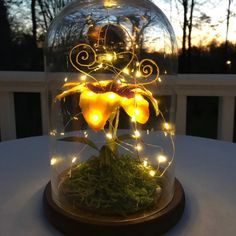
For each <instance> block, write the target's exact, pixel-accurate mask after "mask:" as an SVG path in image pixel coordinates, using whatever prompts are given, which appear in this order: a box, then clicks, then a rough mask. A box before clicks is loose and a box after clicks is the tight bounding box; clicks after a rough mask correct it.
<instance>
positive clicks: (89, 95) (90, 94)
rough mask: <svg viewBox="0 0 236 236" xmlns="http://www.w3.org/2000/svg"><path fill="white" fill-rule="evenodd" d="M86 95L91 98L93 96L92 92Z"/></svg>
mask: <svg viewBox="0 0 236 236" xmlns="http://www.w3.org/2000/svg"><path fill="white" fill-rule="evenodd" d="M86 95H87V96H88V97H91V96H93V95H94V92H92V91H89V92H87V93H86Z"/></svg>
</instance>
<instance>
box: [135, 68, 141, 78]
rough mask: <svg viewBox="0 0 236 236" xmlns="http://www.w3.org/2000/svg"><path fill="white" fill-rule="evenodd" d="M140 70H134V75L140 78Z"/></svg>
mask: <svg viewBox="0 0 236 236" xmlns="http://www.w3.org/2000/svg"><path fill="white" fill-rule="evenodd" d="M141 75H142V74H141V72H140V71H139V70H138V71H136V73H135V76H136V77H137V78H140V77H141Z"/></svg>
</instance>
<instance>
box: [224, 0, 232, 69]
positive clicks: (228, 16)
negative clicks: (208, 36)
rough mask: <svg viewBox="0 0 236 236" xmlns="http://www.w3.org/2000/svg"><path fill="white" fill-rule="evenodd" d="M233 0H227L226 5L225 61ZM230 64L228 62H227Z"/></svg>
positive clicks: (226, 58)
mask: <svg viewBox="0 0 236 236" xmlns="http://www.w3.org/2000/svg"><path fill="white" fill-rule="evenodd" d="M232 2H233V0H228V7H227V15H226V35H225V63H229V62H226V61H227V60H228V36H229V23H230V17H231V9H230V8H231V4H232ZM229 65H230V64H229ZM227 69H228V68H227V65H226V70H227Z"/></svg>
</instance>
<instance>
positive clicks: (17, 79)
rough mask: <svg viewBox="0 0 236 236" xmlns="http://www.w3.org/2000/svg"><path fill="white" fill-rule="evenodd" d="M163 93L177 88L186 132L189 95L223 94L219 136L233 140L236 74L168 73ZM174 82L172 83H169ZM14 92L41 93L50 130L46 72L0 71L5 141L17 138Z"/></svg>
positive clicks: (181, 129)
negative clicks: (172, 74) (171, 74)
mask: <svg viewBox="0 0 236 236" xmlns="http://www.w3.org/2000/svg"><path fill="white" fill-rule="evenodd" d="M165 79H166V81H167V83H166V84H165V88H167V89H164V90H163V95H169V92H168V87H171V89H174V90H175V93H176V95H177V96H176V99H177V100H176V101H177V108H176V109H177V111H176V133H177V134H185V133H186V116H187V97H188V96H217V97H219V101H220V102H219V109H218V110H219V114H218V130H217V134H218V135H217V136H218V139H221V140H225V141H232V140H233V134H234V113H235V97H236V75H224V74H217V75H216V74H180V75H178V76H166V78H165ZM168 81H171V83H168ZM14 92H38V93H40V98H41V116H42V117H41V119H42V127H43V134H47V132H48V119H47V116H48V115H47V114H48V104H47V103H48V101H47V95H46V83H45V73H44V72H12V71H9V72H7V71H1V72H0V131H1V133H0V134H1V140H2V141H5V140H10V139H15V138H16V125H15V109H14Z"/></svg>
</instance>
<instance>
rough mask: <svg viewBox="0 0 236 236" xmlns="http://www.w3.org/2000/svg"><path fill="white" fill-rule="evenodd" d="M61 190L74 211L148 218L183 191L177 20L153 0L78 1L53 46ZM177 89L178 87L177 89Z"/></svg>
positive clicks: (55, 182) (62, 19)
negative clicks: (177, 175)
mask: <svg viewBox="0 0 236 236" xmlns="http://www.w3.org/2000/svg"><path fill="white" fill-rule="evenodd" d="M45 56H46V58H45V59H46V60H45V62H46V72H47V78H48V90H49V102H50V139H51V141H50V161H51V186H52V197H53V200H54V201H55V203H56V204H57V205H58V206H59V207H60V208H62V209H63V210H65V211H67V212H70V213H72V214H74V215H80V214H81V212H83V215H86V214H91V213H92V214H93V215H97V216H99V219H101V220H102V219H104V218H107V217H111V216H112V217H118V218H119V219H124V217H126V218H127V217H130V218H132V217H136V218H137V217H139V216H143V215H147V214H152V213H153V211H155V212H158V211H160V210H161V209H163V208H164V207H166V206H167V205H168V203H169V202H170V201H171V200H172V197H173V191H174V173H173V171H174V169H173V160H174V153H175V148H174V141H173V137H174V129H175V125H174V118H175V109H174V95H173V96H172V100H171V102H170V100H169V96H163V94H164V92H163V91H167V90H166V88H167V87H166V84H168V83H169V82H168V83H166V81H169V80H166V77H168V76H167V75H170V74H175V73H176V69H177V47H176V40H175V36H174V32H173V30H172V27H171V25H170V23H169V21H168V20H167V18H166V17H165V15H164V14H163V13H162V11H161V10H160V9H159V8H158V7H157V6H156V5H154V4H153V3H152V2H150V1H147V0H130V1H124V0H119V1H115V0H114V1H113V0H111V1H106V0H104V1H101V0H77V1H73V2H72V3H70V4H69V5H67V6H66V7H65V8H64V10H63V11H62V12H61V13H60V14H59V15H58V17H57V18H56V19H55V20H54V21H53V23H52V24H51V26H50V29H49V31H48V34H47V38H46V45H45ZM167 93H168V94H169V95H172V93H171V91H170V89H169V88H168V92H167Z"/></svg>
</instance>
